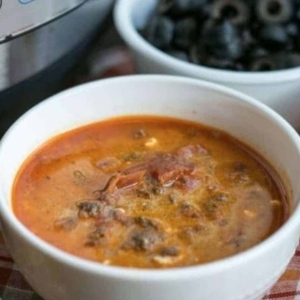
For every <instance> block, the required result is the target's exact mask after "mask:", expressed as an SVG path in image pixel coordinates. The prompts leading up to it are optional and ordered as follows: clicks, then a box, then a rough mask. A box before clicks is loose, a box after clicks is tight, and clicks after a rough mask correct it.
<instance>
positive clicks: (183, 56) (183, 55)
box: [166, 49, 189, 62]
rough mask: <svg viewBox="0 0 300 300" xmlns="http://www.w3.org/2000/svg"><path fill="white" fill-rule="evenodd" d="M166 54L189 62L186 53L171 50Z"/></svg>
mask: <svg viewBox="0 0 300 300" xmlns="http://www.w3.org/2000/svg"><path fill="white" fill-rule="evenodd" d="M166 53H167V54H169V55H171V56H173V57H174V58H177V59H180V60H183V61H185V62H189V56H188V55H187V53H186V52H184V51H180V50H175V49H170V50H167V51H166Z"/></svg>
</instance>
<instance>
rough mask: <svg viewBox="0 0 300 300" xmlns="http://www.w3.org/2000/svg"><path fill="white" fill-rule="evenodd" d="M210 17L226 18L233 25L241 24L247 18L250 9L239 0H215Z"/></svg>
mask: <svg viewBox="0 0 300 300" xmlns="http://www.w3.org/2000/svg"><path fill="white" fill-rule="evenodd" d="M212 17H213V18H216V19H219V18H222V19H228V20H230V21H231V22H232V23H233V24H234V25H243V24H246V23H247V22H248V20H249V17H250V9H249V6H247V4H246V3H245V2H243V1H240V0H217V1H216V2H215V3H214V4H213V7H212Z"/></svg>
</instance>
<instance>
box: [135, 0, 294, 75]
mask: <svg viewBox="0 0 300 300" xmlns="http://www.w3.org/2000/svg"><path fill="white" fill-rule="evenodd" d="M141 34H142V35H143V36H144V38H145V39H146V40H148V41H149V42H150V43H151V44H152V45H154V46H155V47H157V48H158V49H160V50H162V51H164V52H165V53H167V54H169V55H171V56H173V57H175V58H178V59H181V60H183V61H187V62H191V63H194V64H198V65H204V66H208V67H212V68H217V69H227V70H235V71H272V70H280V69H287V68H292V67H295V66H300V0H159V1H158V4H157V7H156V9H155V11H154V14H153V15H152V16H151V18H150V19H149V21H148V23H147V24H146V26H145V28H143V29H142V30H141Z"/></svg>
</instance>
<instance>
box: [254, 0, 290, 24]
mask: <svg viewBox="0 0 300 300" xmlns="http://www.w3.org/2000/svg"><path fill="white" fill-rule="evenodd" d="M256 14H257V18H258V19H259V20H260V21H262V22H263V23H266V24H274V23H284V22H287V21H289V20H290V19H291V17H292V14H293V5H292V2H291V0H259V1H257V6H256Z"/></svg>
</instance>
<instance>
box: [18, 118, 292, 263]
mask: <svg viewBox="0 0 300 300" xmlns="http://www.w3.org/2000/svg"><path fill="white" fill-rule="evenodd" d="M13 209H14V212H15V214H16V216H17V217H18V218H19V219H20V220H21V222H22V223H23V224H24V225H25V226H26V227H28V228H29V229H30V230H31V231H32V232H34V233H35V234H36V235H38V236H39V237H41V238H42V239H44V240H46V241H47V242H49V243H51V244H52V245H54V246H56V247H58V248H60V249H63V250H65V251H67V252H69V253H72V254H74V255H77V256H80V257H82V258H86V259H90V260H94V261H98V262H102V263H104V264H111V265H118V266H126V267H137V268H167V267H177V266H188V265H195V264H202V263H205V262H210V261H214V260H217V259H220V258H224V257H227V256H230V255H233V254H235V253H238V252H241V251H244V250H246V249H248V248H250V247H252V246H254V245H256V244H257V243H259V242H261V241H263V240H264V239H266V238H267V237H268V236H270V235H271V234H272V233H273V232H274V231H275V230H276V229H278V227H280V226H281V225H282V223H283V222H284V220H285V219H286V216H287V214H288V205H287V198H286V194H285V192H284V189H283V188H282V185H281V184H280V181H279V180H278V177H277V175H276V174H275V173H274V172H273V171H272V169H271V168H270V166H269V165H268V164H267V163H266V162H265V161H264V160H263V159H262V158H261V157H259V156H258V155H257V154H256V153H255V152H254V151H252V150H251V149H249V148H248V147H246V146H245V145H244V144H242V143H240V142H238V141H237V140H235V139H234V138H232V137H231V136H229V135H228V134H226V133H224V132H222V131H218V130H215V129H213V128H207V127H205V126H202V125H199V124H196V123H190V122H185V121H182V120H177V119H171V118H161V117H151V116H134V117H122V118H116V119H111V120H107V121H103V122H99V123H95V124H91V125H88V126H85V127H81V128H78V129H76V130H73V131H70V132H67V133H65V134H62V135H60V136H58V137H55V138H54V139H52V140H50V141H49V142H48V143H46V144H45V145H43V146H42V147H41V148H40V149H38V150H37V151H36V152H35V153H34V154H32V155H31V157H29V158H28V160H27V161H26V162H25V163H24V165H23V166H22V168H21V170H20V171H19V174H18V176H17V178H16V181H15V184H14V188H13Z"/></svg>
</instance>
